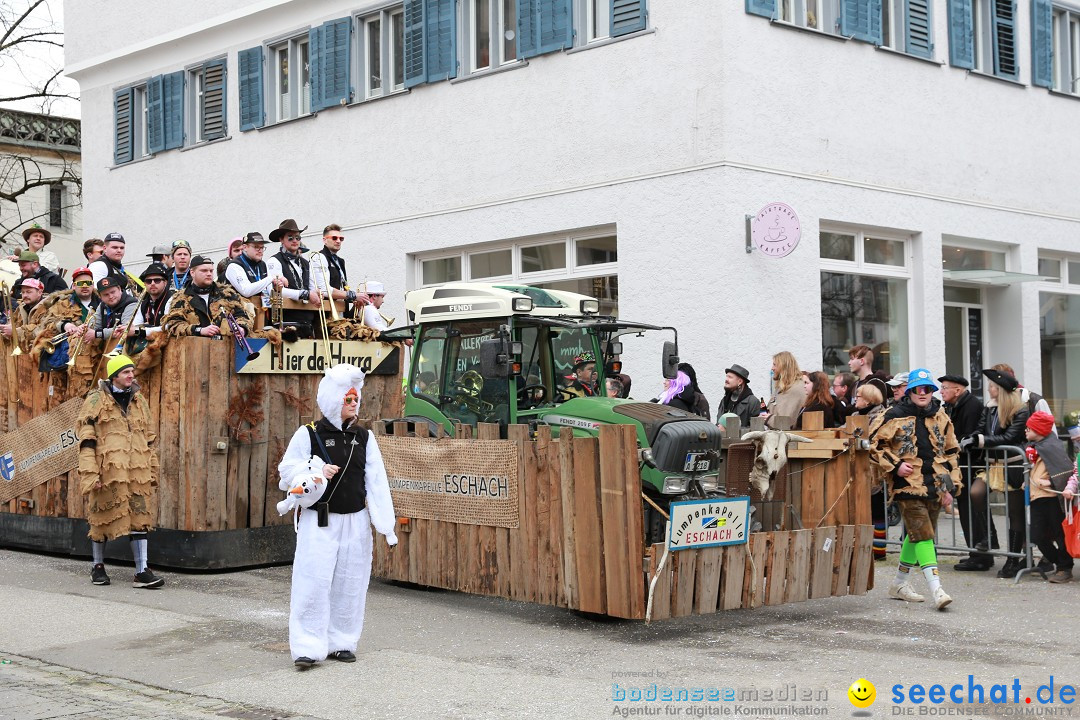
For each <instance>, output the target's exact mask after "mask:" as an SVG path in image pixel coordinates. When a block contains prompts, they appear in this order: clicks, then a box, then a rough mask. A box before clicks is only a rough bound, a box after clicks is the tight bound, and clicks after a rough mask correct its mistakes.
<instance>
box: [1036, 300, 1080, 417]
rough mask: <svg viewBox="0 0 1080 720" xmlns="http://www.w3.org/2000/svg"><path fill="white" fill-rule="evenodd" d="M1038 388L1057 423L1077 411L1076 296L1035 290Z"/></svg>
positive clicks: (1079, 307)
mask: <svg viewBox="0 0 1080 720" xmlns="http://www.w3.org/2000/svg"><path fill="white" fill-rule="evenodd" d="M1039 334H1040V339H1041V347H1042V389H1043V395H1044V396H1045V397H1046V400H1047V402H1048V403H1050V409H1051V411H1053V413H1054V417H1056V418H1058V419H1059V422H1060V420H1061V419H1062V418H1064V416H1065V414H1066V413H1069V412H1072V411H1074V410H1080V295H1067V294H1064V293H1052V292H1041V293H1039Z"/></svg>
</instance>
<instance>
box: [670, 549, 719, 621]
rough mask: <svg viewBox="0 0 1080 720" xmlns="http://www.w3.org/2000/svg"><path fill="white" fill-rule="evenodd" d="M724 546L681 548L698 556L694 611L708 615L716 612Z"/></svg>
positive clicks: (695, 572) (695, 573) (695, 574)
mask: <svg viewBox="0 0 1080 720" xmlns="http://www.w3.org/2000/svg"><path fill="white" fill-rule="evenodd" d="M725 550H726V548H723V547H710V548H701V549H700V550H681V551H680V552H692V553H694V554H695V555H696V556H697V558H696V561H697V567H695V568H694V583H695V585H696V587H695V588H694V613H695V614H696V615H706V614H709V613H714V612H716V608H717V603H718V601H719V599H720V569H721V567H722V565H723V560H724V551H725Z"/></svg>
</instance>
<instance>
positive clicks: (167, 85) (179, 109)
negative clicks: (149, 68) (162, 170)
mask: <svg viewBox="0 0 1080 720" xmlns="http://www.w3.org/2000/svg"><path fill="white" fill-rule="evenodd" d="M161 110H162V117H163V118H164V121H165V147H164V149H165V150H172V149H173V148H178V147H183V146H184V71H183V70H180V71H177V72H174V73H169V74H168V75H163V76H162V82H161Z"/></svg>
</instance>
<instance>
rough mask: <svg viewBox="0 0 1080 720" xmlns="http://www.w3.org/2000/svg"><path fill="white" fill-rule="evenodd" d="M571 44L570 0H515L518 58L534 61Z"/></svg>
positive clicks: (572, 25) (571, 45) (572, 35)
mask: <svg viewBox="0 0 1080 720" xmlns="http://www.w3.org/2000/svg"><path fill="white" fill-rule="evenodd" d="M573 44H574V16H573V12H572V11H571V9H570V0H525V2H522V1H521V0H518V57H521V58H529V57H535V56H536V55H543V54H545V53H550V52H555V51H557V50H563V49H566V48H570V47H573Z"/></svg>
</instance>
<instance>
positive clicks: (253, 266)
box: [229, 255, 266, 282]
mask: <svg viewBox="0 0 1080 720" xmlns="http://www.w3.org/2000/svg"><path fill="white" fill-rule="evenodd" d="M241 258H243V259H241ZM229 264H230V265H239V266H240V269H241V270H243V271H244V274H245V275H247V279H248V282H259V281H260V280H265V279H266V263H264V262H263V261H262V260H260V261H259V262H257V263H252V262H251V260H249V259H247V258H246V257H244V256H243V255H241V256H240V257H237V258H235V259H234V260H232V261H231V262H230V263H229Z"/></svg>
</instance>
